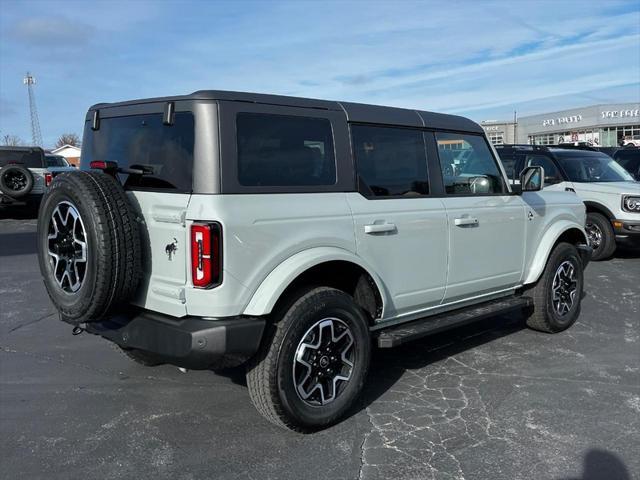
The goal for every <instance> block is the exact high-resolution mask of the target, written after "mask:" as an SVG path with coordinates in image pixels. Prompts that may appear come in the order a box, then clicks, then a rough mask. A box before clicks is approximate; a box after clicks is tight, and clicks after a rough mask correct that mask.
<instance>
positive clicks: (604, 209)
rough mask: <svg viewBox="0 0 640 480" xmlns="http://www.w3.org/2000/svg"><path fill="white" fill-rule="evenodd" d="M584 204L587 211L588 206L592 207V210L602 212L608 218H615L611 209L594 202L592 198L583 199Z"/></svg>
mask: <svg viewBox="0 0 640 480" xmlns="http://www.w3.org/2000/svg"><path fill="white" fill-rule="evenodd" d="M584 205H585V207H587V211H588V210H589V207H591V208H593V209H594V210H599V211H601V212H602V213H604V214H605V215H606V216H607V217H608V218H609V220H613V219H614V218H616V216H615V215H614V214H613V212H611V210H609V209H608V208H607V207H605V206H604V205H602V204H601V203H598V202H594V201H592V200H585V201H584Z"/></svg>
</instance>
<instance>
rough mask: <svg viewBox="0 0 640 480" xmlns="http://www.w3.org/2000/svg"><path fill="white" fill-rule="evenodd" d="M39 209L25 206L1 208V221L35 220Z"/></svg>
mask: <svg viewBox="0 0 640 480" xmlns="http://www.w3.org/2000/svg"><path fill="white" fill-rule="evenodd" d="M36 218H38V209H37V208H33V207H27V206H23V205H18V206H3V207H0V220H35V219H36Z"/></svg>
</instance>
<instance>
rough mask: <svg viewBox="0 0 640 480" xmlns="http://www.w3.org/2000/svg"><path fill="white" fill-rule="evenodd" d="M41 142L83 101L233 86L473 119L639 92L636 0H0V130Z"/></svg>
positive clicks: (70, 120)
mask: <svg viewBox="0 0 640 480" xmlns="http://www.w3.org/2000/svg"><path fill="white" fill-rule="evenodd" d="M27 70H29V71H31V72H32V74H33V75H34V76H35V77H36V79H37V85H36V99H37V104H38V111H39V114H40V124H41V128H42V135H43V138H44V143H45V147H47V146H51V145H52V144H53V143H54V142H55V140H56V138H57V137H58V136H59V135H60V134H61V133H63V132H75V133H78V134H81V133H82V128H83V119H84V114H85V112H86V110H87V108H88V107H89V106H90V105H92V104H94V103H98V102H105V101H106V102H110V101H117V100H126V99H131V98H141V97H153V96H164V95H174V94H176V95H177V94H185V93H190V92H192V91H195V90H201V89H224V90H243V91H252V92H268V93H278V94H284V95H297V96H306V97H316V98H326V99H331V100H348V101H356V102H365V103H374V104H382V105H393V106H401V107H410V108H419V109H423V110H433V111H439V112H449V113H457V114H462V115H466V116H469V117H471V118H472V119H474V120H477V121H481V120H486V119H508V118H512V116H513V111H514V109H515V110H517V111H518V114H519V115H520V116H522V115H528V114H535V113H542V112H548V111H552V110H559V109H564V108H570V107H579V106H585V105H592V104H596V103H611V102H625V101H633V102H640V2H639V1H638V0H630V1H617V0H606V1H605V0H579V1H575V2H573V1H555V0H554V1H543V0H535V1H526V0H520V1H515V0H511V1H494V2H488V1H468V2H466V1H454V0H448V1H445V2H436V1H429V2H413V1H387V2H366V1H355V2H337V1H336V2H333V1H328V2H305V1H293V2H276V1H273V2H269V1H258V2H249V1H246V2H245V1H235V2H213V1H212V2H205V1H194V2H170V1H162V2H160V1H149V2H148V1H127V2H117V1H109V2H85V1H82V2H56V1H44V2H35V1H25V0H22V1H13V0H0V135H5V134H16V135H19V136H20V137H22V138H23V139H24V140H26V141H29V140H30V139H31V130H30V123H29V110H28V99H27V91H26V87H25V86H24V85H23V84H22V78H23V76H24V74H25V72H26V71H27Z"/></svg>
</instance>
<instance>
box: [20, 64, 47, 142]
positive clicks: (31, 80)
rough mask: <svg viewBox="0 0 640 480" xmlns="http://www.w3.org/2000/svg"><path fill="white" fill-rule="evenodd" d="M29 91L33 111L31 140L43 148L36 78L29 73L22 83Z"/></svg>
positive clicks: (30, 106) (30, 107) (30, 105)
mask: <svg viewBox="0 0 640 480" xmlns="http://www.w3.org/2000/svg"><path fill="white" fill-rule="evenodd" d="M22 83H24V84H25V85H26V86H27V90H28V91H29V110H30V111H31V138H32V141H33V145H35V146H38V147H41V146H42V132H41V131H40V120H39V119H38V109H37V108H36V97H35V93H34V92H33V85H35V83H36V79H35V77H33V76H32V75H31V74H30V73H29V72H27V75H26V77H24V80H23V81H22Z"/></svg>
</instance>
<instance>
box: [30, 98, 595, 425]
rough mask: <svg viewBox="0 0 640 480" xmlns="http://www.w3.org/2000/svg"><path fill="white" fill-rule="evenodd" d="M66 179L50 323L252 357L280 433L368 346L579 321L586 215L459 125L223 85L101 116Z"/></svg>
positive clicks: (360, 370)
mask: <svg viewBox="0 0 640 480" xmlns="http://www.w3.org/2000/svg"><path fill="white" fill-rule="evenodd" d="M460 158H463V159H464V166H463V168H459V165H461V162H460V161H459V159H460ZM81 169H82V171H78V172H71V173H62V174H60V175H58V176H56V178H55V179H54V181H53V183H52V185H51V187H50V189H49V191H48V193H47V194H46V196H45V198H44V200H43V203H42V206H41V209H40V215H39V220H38V253H39V261H40V268H41V271H42V275H43V277H44V282H45V285H46V287H47V290H48V293H49V295H50V297H51V300H52V302H53V303H54V305H55V306H56V307H57V309H58V311H59V313H60V317H61V319H62V320H64V321H66V322H68V323H70V324H72V325H74V332H75V333H80V332H82V331H83V330H86V331H88V332H90V333H93V334H97V335H101V336H102V337H104V338H106V339H108V340H110V341H112V342H114V343H116V344H117V345H118V346H119V347H120V348H122V350H123V351H124V352H125V353H127V354H128V355H129V356H130V357H132V358H133V359H135V360H137V361H138V362H140V363H143V364H146V365H153V364H157V363H170V364H173V365H177V366H180V367H184V368H188V369H210V368H211V369H218V368H223V367H228V366H234V365H235V366H237V365H240V364H243V363H245V364H246V369H247V384H248V390H249V394H250V396H251V399H252V400H253V402H254V404H255V406H256V408H257V409H258V410H259V411H260V412H261V413H262V414H263V415H264V416H265V417H267V418H268V419H269V420H271V421H272V422H274V423H275V424H277V425H280V426H283V427H286V428H290V429H293V430H298V431H310V430H315V429H319V428H322V427H325V426H327V425H330V424H332V423H334V422H336V421H338V420H339V419H340V418H341V417H342V416H343V415H344V414H345V413H346V412H347V410H348V409H349V408H350V406H351V405H352V404H353V402H354V400H355V399H356V398H357V396H358V394H359V392H360V391H361V390H362V387H363V383H364V381H365V378H366V375H367V370H368V366H369V359H370V356H371V351H372V348H373V346H378V347H381V348H388V347H395V346H397V345H401V344H402V343H404V342H406V341H409V340H413V339H416V338H420V337H424V336H426V335H429V334H432V333H435V332H439V331H442V330H444V329H447V328H452V327H455V326H458V325H462V324H465V323H468V322H470V321H473V320H476V319H481V318H487V317H492V316H494V315H497V314H503V313H505V312H514V311H518V310H522V311H524V312H525V313H526V315H527V317H528V320H527V322H528V324H529V326H531V327H532V328H535V329H537V330H541V331H545V332H559V331H562V330H564V329H566V328H568V327H569V326H570V325H572V324H573V323H574V322H575V321H576V318H577V317H578V315H579V312H580V301H581V297H582V291H583V269H584V267H585V265H586V264H587V262H588V260H589V257H590V252H591V249H590V248H589V247H588V246H587V238H586V235H585V232H584V223H585V207H584V205H583V203H582V202H581V201H580V200H579V199H578V198H577V197H576V196H575V195H574V194H571V193H567V192H545V193H544V194H542V193H541V192H540V189H541V187H542V186H543V171H542V169H541V168H540V167H531V168H529V169H526V170H525V171H524V172H523V173H522V190H523V191H522V192H521V193H518V194H516V193H513V192H512V191H511V189H510V186H509V183H508V181H507V177H506V175H505V173H504V171H503V169H502V166H501V164H500V162H499V160H498V156H497V155H496V153H495V151H494V150H493V149H492V147H491V146H490V144H489V142H488V141H487V139H486V137H485V135H484V132H483V130H482V128H481V127H480V126H479V125H477V124H476V123H474V122H472V121H470V120H467V119H465V118H462V117H456V116H451V115H442V114H437V113H430V112H423V111H416V110H405V109H398V108H389V107H379V106H371V105H361V104H354V103H344V102H333V101H322V100H311V99H303V98H292V97H283V96H272V95H260V94H249V93H236V92H221V91H199V92H195V93H193V94H191V95H186V96H180V97H169V98H155V99H147V100H135V101H129V102H123V103H111V104H98V105H95V106H93V107H91V109H90V110H89V112H88V114H87V117H86V124H85V132H84V139H83V151H82V160H81Z"/></svg>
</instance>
